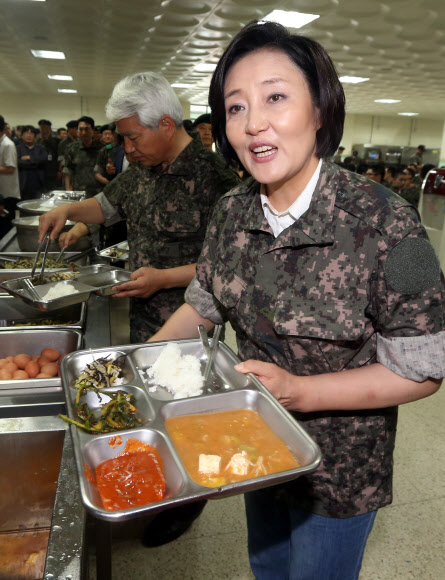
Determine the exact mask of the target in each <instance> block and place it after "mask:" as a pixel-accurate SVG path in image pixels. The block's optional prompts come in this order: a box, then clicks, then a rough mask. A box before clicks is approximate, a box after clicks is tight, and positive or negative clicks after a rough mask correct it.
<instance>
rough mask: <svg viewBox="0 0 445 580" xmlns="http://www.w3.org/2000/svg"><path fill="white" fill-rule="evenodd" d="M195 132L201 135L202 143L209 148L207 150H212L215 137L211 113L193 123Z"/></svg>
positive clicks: (201, 116)
mask: <svg viewBox="0 0 445 580" xmlns="http://www.w3.org/2000/svg"><path fill="white" fill-rule="evenodd" d="M193 131H197V132H198V133H199V134H200V136H201V141H202V144H203V145H204V147H207V149H210V150H212V145H213V135H212V124H211V122H210V114H209V113H205V114H204V115H200V116H199V117H197V118H196V119H195V120H194V121H193Z"/></svg>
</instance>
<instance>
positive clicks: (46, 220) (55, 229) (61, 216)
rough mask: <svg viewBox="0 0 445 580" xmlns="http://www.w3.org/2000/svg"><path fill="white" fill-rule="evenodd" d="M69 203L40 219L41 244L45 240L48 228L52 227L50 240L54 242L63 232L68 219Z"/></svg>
mask: <svg viewBox="0 0 445 580" xmlns="http://www.w3.org/2000/svg"><path fill="white" fill-rule="evenodd" d="M68 207H69V204H68V203H64V204H63V205H60V206H59V207H56V208H55V209H52V210H51V211H49V212H47V213H44V214H43V215H41V216H40V218H39V243H40V242H41V241H42V240H43V237H44V236H45V234H46V232H47V231H48V228H50V227H52V231H51V235H50V238H51V240H52V241H54V240H55V239H56V238H57V236H58V235H59V233H60V232H61V231H62V229H63V226H64V225H65V223H66V221H67V219H68Z"/></svg>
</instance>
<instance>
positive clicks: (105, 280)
mask: <svg viewBox="0 0 445 580" xmlns="http://www.w3.org/2000/svg"><path fill="white" fill-rule="evenodd" d="M61 271H62V272H69V270H61ZM130 276H131V272H129V271H128V270H124V269H122V268H114V267H112V266H107V265H105V264H94V265H92V266H84V267H80V268H78V270H77V273H76V274H75V275H74V276H73V278H71V279H69V280H64V281H60V282H48V283H46V284H41V285H38V286H35V290H36V292H37V294H38V295H39V296H40V297H41V298H40V299H37V298H36V297H34V296H33V294H32V292H31V291H30V290H29V289H28V287H27V285H26V280H29V277H24V278H15V279H13V280H8V281H5V282H3V283H2V284H0V287H1V288H3V289H4V290H6V292H8V293H9V294H11V295H12V296H15V297H16V298H20V299H22V300H23V301H24V302H26V303H27V304H29V305H31V306H34V307H35V308H39V310H43V311H51V310H57V309H58V308H64V307H66V306H71V305H72V304H79V303H81V302H85V301H87V300H88V299H89V297H90V296H91V294H97V295H99V296H109V295H111V294H115V293H116V292H115V291H113V290H112V288H113V286H117V285H119V284H123V283H124V282H128V281H129V280H130ZM59 284H62V285H64V286H66V285H69V286H70V287H71V286H73V287H74V288H75V290H76V292H74V293H72V294H68V295H65V296H60V297H57V298H53V299H51V300H48V299H45V298H44V296H45V295H46V294H47V293H48V291H50V290H51V289H52V288H54V287H55V286H56V285H59Z"/></svg>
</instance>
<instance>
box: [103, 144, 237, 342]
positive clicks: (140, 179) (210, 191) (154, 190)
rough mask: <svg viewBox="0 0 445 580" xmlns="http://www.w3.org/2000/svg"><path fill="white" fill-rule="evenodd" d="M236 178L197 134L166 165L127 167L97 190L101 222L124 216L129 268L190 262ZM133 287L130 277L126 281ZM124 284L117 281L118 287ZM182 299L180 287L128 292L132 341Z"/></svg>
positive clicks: (149, 332) (164, 317) (141, 338)
mask: <svg viewBox="0 0 445 580" xmlns="http://www.w3.org/2000/svg"><path fill="white" fill-rule="evenodd" d="M238 184H239V179H238V177H237V175H236V174H235V173H234V172H233V171H232V170H231V169H227V168H226V167H225V161H224V160H223V159H222V158H221V157H220V156H218V155H216V154H215V153H212V152H211V151H209V150H208V149H207V148H206V147H204V145H203V144H202V142H201V139H200V137H199V135H195V136H194V138H193V140H192V141H191V142H190V144H189V145H188V146H187V147H186V148H185V149H184V150H183V151H182V152H181V153H180V155H179V156H178V157H177V158H176V160H175V161H174V162H173V163H172V164H171V165H169V166H168V167H167V168H166V169H165V170H164V171H162V170H161V169H160V168H159V167H143V166H141V165H137V166H133V167H130V168H129V169H128V170H127V171H125V172H124V173H122V174H120V175H119V176H118V177H117V178H116V179H115V180H113V181H112V182H111V183H110V184H109V185H107V186H106V187H105V189H104V191H103V192H102V193H100V194H98V195H97V196H96V199H97V200H98V201H99V203H100V205H101V208H102V212H103V215H104V217H105V225H112V224H114V223H116V222H117V221H118V220H120V219H125V220H126V221H127V231H128V243H129V247H130V269H131V270H132V271H134V270H137V269H139V268H143V267H150V268H159V269H163V268H176V267H178V266H183V265H184V264H194V263H195V262H196V261H197V259H198V256H199V253H200V251H201V246H202V242H203V241H204V235H205V231H206V227H207V223H208V220H209V219H210V216H211V213H212V211H213V207H214V205H215V203H216V201H217V200H218V198H219V197H220V196H221V195H223V194H224V193H225V192H227V191H228V190H229V189H232V188H233V187H235V186H236V185H238ZM128 287H131V283H129V284H128ZM125 288H127V284H124V285H122V286H120V289H121V291H122V292H121V293H122V294H123V290H124V289H125ZM183 303H184V288H170V289H167V288H165V289H162V290H159V291H158V292H156V293H155V294H153V295H152V296H150V298H148V299H147V298H132V300H131V306H130V330H131V342H145V341H146V340H147V339H148V338H149V337H150V336H152V335H153V334H154V333H155V332H156V331H157V330H159V328H160V327H161V326H162V325H163V324H164V322H165V321H166V320H167V318H168V317H169V316H170V315H171V314H172V313H173V312H174V311H175V310H176V309H177V308H179V306H180V305H181V304H183Z"/></svg>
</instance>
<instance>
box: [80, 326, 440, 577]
mask: <svg viewBox="0 0 445 580" xmlns="http://www.w3.org/2000/svg"><path fill="white" fill-rule="evenodd" d="M226 342H227V343H228V344H229V346H231V347H232V348H234V343H233V334H232V332H231V331H230V330H229V332H227V337H226ZM121 344H122V342H121ZM444 412H445V387H444V389H442V390H441V391H439V393H437V394H436V395H434V396H433V397H429V398H427V399H424V400H422V401H417V402H416V403H411V404H409V405H404V406H403V407H401V409H400V419H399V429H398V436H397V444H396V454H395V480H394V489H395V493H394V502H393V504H392V505H391V506H390V507H387V508H384V509H382V510H380V512H379V514H378V516H377V519H376V523H375V525H374V529H373V531H372V533H371V536H370V539H369V541H368V546H367V549H366V552H365V557H364V561H363V567H362V572H361V575H360V580H442V579H444V578H445V523H444V522H445V468H444V465H445V462H444V457H445V421H444V414H445V413H444ZM93 571H94V568H93V569H92V572H93ZM93 578H94V575H93V574H92V576H91V579H93ZM209 578H211V579H212V580H222V579H231V580H247V579H251V578H253V575H252V573H251V572H250V568H249V562H248V559H247V550H246V527H245V519H244V508H243V501H242V497H241V496H235V497H232V498H228V499H223V500H212V501H209V502H208V504H207V506H206V508H205V510H204V512H203V513H202V515H201V516H200V517H199V518H198V519H197V520H196V521H195V522H194V523H193V525H192V527H191V529H190V530H188V531H187V532H186V533H185V534H184V535H183V536H182V537H181V538H180V539H178V540H176V541H175V542H174V543H171V544H167V545H165V546H162V547H160V548H150V549H148V548H144V547H143V546H142V545H141V544H140V543H139V541H138V540H135V539H131V540H119V541H116V542H114V545H113V580H139V579H140V580H208V579H209ZM99 580H100V579H99ZM320 580H323V579H322V578H320Z"/></svg>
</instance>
